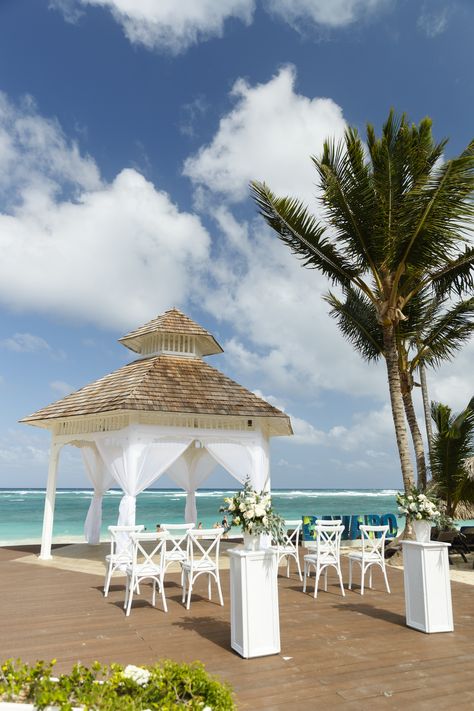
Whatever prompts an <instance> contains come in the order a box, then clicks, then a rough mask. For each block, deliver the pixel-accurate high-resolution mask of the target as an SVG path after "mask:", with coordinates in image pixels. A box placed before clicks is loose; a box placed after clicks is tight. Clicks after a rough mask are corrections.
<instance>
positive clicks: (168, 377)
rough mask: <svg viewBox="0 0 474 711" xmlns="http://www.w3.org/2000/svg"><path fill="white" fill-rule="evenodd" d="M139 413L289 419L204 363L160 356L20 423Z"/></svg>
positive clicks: (102, 380) (123, 370)
mask: <svg viewBox="0 0 474 711" xmlns="http://www.w3.org/2000/svg"><path fill="white" fill-rule="evenodd" d="M134 410H135V411H141V412H162V413H178V412H179V413H198V414H203V415H237V416H251V417H278V418H285V419H286V420H287V423H288V434H291V425H290V421H289V418H288V415H286V414H285V413H284V412H282V411H281V410H279V409H277V408H276V407H274V406H273V405H270V404H269V403H268V402H266V401H265V400H262V399H261V398H259V397H257V395H254V393H252V392H250V391H249V390H247V389H246V388H244V387H242V386H241V385H239V384H238V383H236V382H235V381H233V380H231V379H230V378H228V377H227V376H226V375H224V374H223V373H221V372H220V371H219V370H217V369H216V368H213V367H212V366H211V365H209V364H208V363H206V362H205V361H203V360H201V359H200V358H182V357H179V356H171V355H163V354H161V355H158V356H153V357H150V358H143V359H140V360H137V361H134V362H132V363H129V364H127V365H125V366H123V367H122V368H119V369H118V370H116V371H114V372H113V373H110V374H109V375H106V376H105V377H103V378H100V379H99V380H96V381H94V382H93V383H90V384H89V385H86V386H84V387H83V388H81V389H80V390H77V391H76V392H74V393H71V394H70V395H66V397H63V398H62V399H61V400H58V401H56V402H54V403H52V404H51V405H48V406H47V407H44V408H42V409H41V410H38V411H37V412H34V413H33V414H31V415H29V416H28V417H24V418H23V419H22V420H20V422H25V423H30V424H36V423H39V422H40V421H43V422H44V421H48V420H56V419H65V418H69V417H75V416H80V415H93V414H98V413H106V412H114V413H115V412H119V411H134Z"/></svg>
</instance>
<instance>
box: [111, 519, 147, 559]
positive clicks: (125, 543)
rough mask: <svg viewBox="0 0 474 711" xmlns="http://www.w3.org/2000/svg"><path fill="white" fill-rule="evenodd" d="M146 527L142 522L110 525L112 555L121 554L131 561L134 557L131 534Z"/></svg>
mask: <svg viewBox="0 0 474 711" xmlns="http://www.w3.org/2000/svg"><path fill="white" fill-rule="evenodd" d="M144 528H145V526H143V525H142V524H138V525H136V526H109V527H108V530H109V533H110V553H111V555H115V556H117V555H119V556H120V557H121V558H123V559H124V560H127V561H131V560H132V557H133V542H132V539H131V538H130V535H131V534H132V533H140V531H143V529H144Z"/></svg>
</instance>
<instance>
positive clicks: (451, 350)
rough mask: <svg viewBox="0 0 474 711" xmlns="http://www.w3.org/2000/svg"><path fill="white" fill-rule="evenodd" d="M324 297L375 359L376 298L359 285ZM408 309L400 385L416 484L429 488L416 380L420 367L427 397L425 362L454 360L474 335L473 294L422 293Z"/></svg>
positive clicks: (401, 336)
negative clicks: (464, 296) (449, 296)
mask: <svg viewBox="0 0 474 711" xmlns="http://www.w3.org/2000/svg"><path fill="white" fill-rule="evenodd" d="M325 299H326V301H327V302H328V303H329V304H330V306H331V310H330V315H331V316H333V317H334V318H336V319H337V322H338V325H339V328H340V330H341V332H342V333H343V335H344V336H345V338H346V339H347V340H348V341H350V342H351V343H352V345H353V346H354V348H355V349H356V350H357V351H358V352H359V353H360V355H361V356H362V358H364V359H365V360H367V361H376V360H378V359H379V358H380V357H383V355H384V349H383V338H382V332H381V328H380V324H379V323H378V321H377V315H376V312H375V309H374V306H373V305H372V303H371V302H370V301H369V300H368V299H366V298H365V297H364V295H363V294H362V293H360V292H357V291H356V290H354V289H349V290H347V295H346V300H345V301H344V302H343V301H341V300H340V299H339V298H338V297H337V296H336V295H335V294H333V293H331V292H329V294H328V295H327V296H326V297H325ZM406 313H407V319H406V320H405V321H401V322H400V323H399V324H398V326H397V329H396V340H397V349H398V352H399V369H400V385H401V390H402V398H403V404H404V407H405V414H406V417H407V421H408V424H409V427H410V431H411V435H412V440H413V447H414V451H415V459H416V467H417V486H418V487H419V488H420V489H422V490H424V489H425V488H426V483H427V475H426V464H425V451H424V444H423V438H422V435H421V431H420V428H419V426H418V422H417V418H416V414H415V407H414V404H413V398H412V393H413V387H414V386H415V385H417V384H418V383H416V382H415V375H416V371H417V370H418V371H419V373H420V379H422V380H423V379H424V381H425V383H424V387H423V383H422V390H423V401H425V399H426V398H427V385H426V375H425V374H424V369H425V367H426V366H430V367H433V368H435V367H437V366H439V365H440V364H441V363H442V362H444V361H447V360H451V359H452V358H453V357H454V355H455V353H456V352H457V351H459V349H460V348H461V347H462V346H463V345H464V343H465V342H466V341H467V340H468V339H469V338H470V337H471V336H472V333H473V332H474V298H470V299H466V300H461V299H460V300H458V301H457V302H456V303H447V301H446V300H443V299H436V298H434V299H430V298H428V297H427V296H425V295H424V294H418V295H417V296H416V297H415V298H413V299H412V301H411V302H410V305H409V307H408V309H407V312H406ZM422 375H423V378H422V377H421V376H422ZM424 406H425V407H426V405H425V403H424ZM430 417H431V415H430ZM430 422H431V419H430ZM427 432H428V431H427ZM428 441H429V442H430V438H429V432H428ZM430 461H431V448H430Z"/></svg>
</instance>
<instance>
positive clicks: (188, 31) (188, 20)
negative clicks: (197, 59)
mask: <svg viewBox="0 0 474 711" xmlns="http://www.w3.org/2000/svg"><path fill="white" fill-rule="evenodd" d="M88 5H90V6H95V7H103V8H105V9H107V10H110V12H111V13H112V15H113V17H114V19H115V20H116V21H117V22H118V23H119V24H120V25H121V26H122V29H123V31H124V33H125V35H126V37H127V38H128V39H129V40H130V42H132V43H133V44H141V45H144V46H145V47H147V48H148V49H158V50H162V51H166V52H170V53H171V54H179V53H180V52H183V51H184V50H186V49H187V48H188V47H190V46H192V45H194V44H197V43H198V42H201V41H203V40H206V39H209V38H210V37H222V34H223V32H224V24H225V22H226V21H227V20H229V19H231V18H234V19H237V20H241V21H242V22H244V23H245V24H250V23H251V21H252V17H253V12H254V7H255V2H254V0H198V1H196V0H75V2H73V1H72V0H53V2H50V6H51V7H55V8H56V9H59V10H62V12H63V13H64V15H65V17H66V19H67V20H68V21H75V20H77V19H78V17H79V15H80V8H81V6H82V7H86V6H88Z"/></svg>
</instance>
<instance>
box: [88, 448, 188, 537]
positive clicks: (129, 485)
mask: <svg viewBox="0 0 474 711" xmlns="http://www.w3.org/2000/svg"><path fill="white" fill-rule="evenodd" d="M190 442H191V438H186V439H184V438H183V439H174V440H171V441H167V440H165V439H163V440H160V439H151V438H150V437H149V436H148V437H147V436H146V435H143V434H140V435H138V434H127V435H122V436H115V437H113V438H112V437H106V438H100V439H98V440H97V448H98V450H99V452H100V455H101V457H102V458H103V460H104V462H105V463H106V465H107V467H108V469H109V470H110V471H111V473H112V474H113V476H114V478H115V480H116V481H117V482H118V483H119V484H120V486H121V488H122V489H123V491H124V494H125V495H124V497H123V498H122V501H121V502H120V508H119V518H118V525H119V526H133V525H134V524H135V506H136V496H137V495H138V494H139V493H140V492H141V491H143V490H144V489H146V488H147V487H148V486H150V484H152V483H153V482H154V481H156V480H157V479H158V478H159V477H160V476H161V475H162V474H163V472H165V471H166V469H168V468H169V467H170V466H171V465H172V464H173V462H175V461H176V459H178V457H180V456H181V455H182V454H183V452H184V451H185V450H186V448H187V447H188V446H189V444H190Z"/></svg>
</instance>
